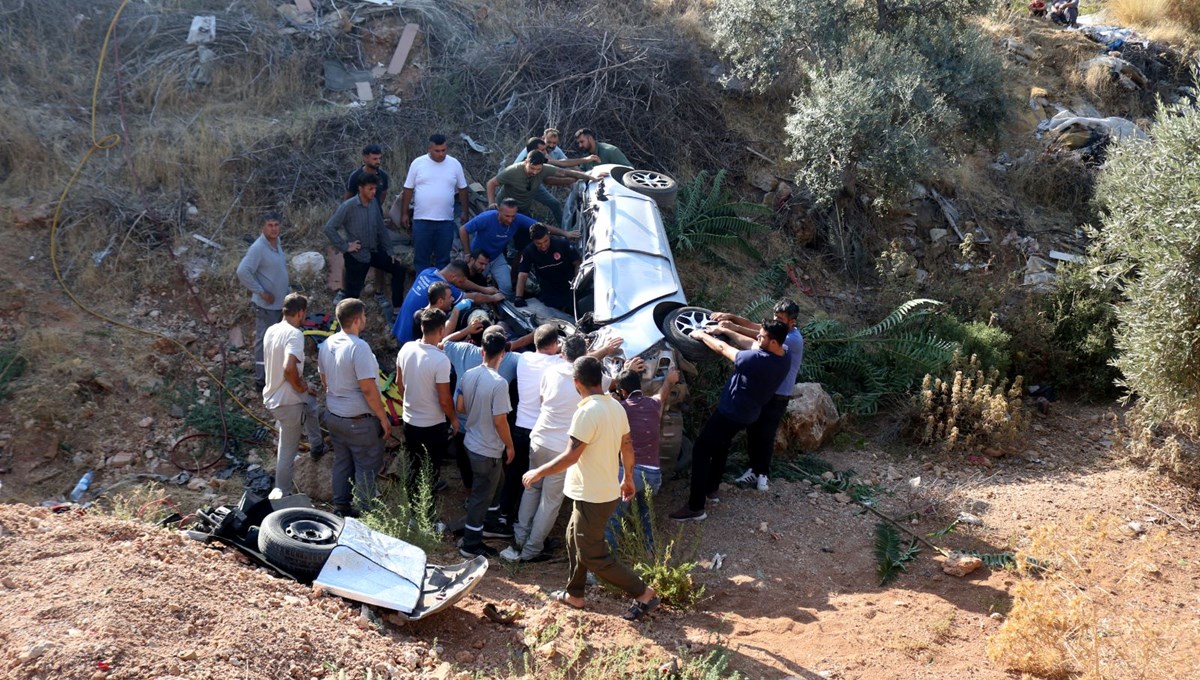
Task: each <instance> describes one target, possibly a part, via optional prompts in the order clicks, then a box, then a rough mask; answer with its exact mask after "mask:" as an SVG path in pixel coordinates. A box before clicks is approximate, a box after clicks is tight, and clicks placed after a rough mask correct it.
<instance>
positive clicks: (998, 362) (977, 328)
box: [929, 314, 1012, 375]
mask: <svg viewBox="0 0 1200 680" xmlns="http://www.w3.org/2000/svg"><path fill="white" fill-rule="evenodd" d="M929 332H930V333H931V334H932V335H935V336H937V337H939V338H941V339H943V340H949V341H952V342H955V343H957V344H958V346H959V348H960V349H959V355H960V356H963V357H968V358H969V357H971V356H975V357H978V359H979V364H980V366H981V367H982V368H983V369H984V370H990V369H996V371H998V372H999V373H1000V375H1008V368H1009V366H1010V365H1011V363H1012V356H1011V353H1010V348H1011V346H1012V336H1011V335H1009V334H1008V332H1007V331H1005V330H1004V329H1003V328H1000V327H998V326H991V325H988V324H986V323H983V322H981V321H971V322H968V323H963V322H961V321H959V320H958V319H956V318H954V317H953V316H951V315H950V314H938V315H937V316H934V317H933V318H932V320H931V322H930V324H929Z"/></svg>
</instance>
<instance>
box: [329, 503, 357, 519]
mask: <svg viewBox="0 0 1200 680" xmlns="http://www.w3.org/2000/svg"><path fill="white" fill-rule="evenodd" d="M333 514H335V515H337V516H338V517H355V518H358V517H362V513H360V512H359V511H358V510H355V509H354V508H353V507H352V506H349V505H335V506H333Z"/></svg>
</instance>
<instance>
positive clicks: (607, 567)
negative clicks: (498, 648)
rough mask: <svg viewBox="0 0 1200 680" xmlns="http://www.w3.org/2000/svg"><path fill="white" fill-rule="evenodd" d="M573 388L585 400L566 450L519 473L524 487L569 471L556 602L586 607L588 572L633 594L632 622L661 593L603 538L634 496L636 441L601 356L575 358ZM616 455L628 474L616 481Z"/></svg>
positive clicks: (652, 605) (655, 602) (647, 610)
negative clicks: (608, 390) (608, 389)
mask: <svg viewBox="0 0 1200 680" xmlns="http://www.w3.org/2000/svg"><path fill="white" fill-rule="evenodd" d="M574 374H575V391H576V392H578V393H579V396H580V397H582V398H583V401H581V402H579V408H578V409H577V410H576V411H575V415H574V416H573V417H572V418H571V427H570V430H568V434H569V435H570V438H571V443H570V444H569V447H568V449H567V450H566V451H564V452H563V453H561V454H559V455H558V456H556V457H555V458H553V459H552V460H550V461H549V462H547V463H546V464H545V465H541V466H538V467H537V468H534V469H533V470H530V471H529V472H526V473H525V474H524V476H522V477H521V482H522V483H523V484H524V485H525V488H529V487H530V486H532V485H533V484H536V483H537V482H538V480H540V479H542V478H543V477H546V476H548V475H553V474H557V473H559V472H562V471H564V470H565V471H566V473H567V476H566V480H565V485H564V488H563V493H564V494H565V495H566V496H567V498H570V499H571V501H572V502H573V507H572V509H571V520H570V522H569V523H568V524H567V552H568V559H569V563H570V569H571V577H570V580H569V581H568V582H567V587H566V589H565V590H560V591H558V592H556V593H554V594H553V595H552V597H553V598H554V600H555V601H557V602H561V603H563V604H565V605H568V606H570V607H574V608H576V609H582V608H583V605H584V599H583V598H584V587H585V586H586V585H587V573H588V572H589V571H590V572H592V573H594V574H595V575H596V577H597V578H601V579H604V580H605V581H607V582H609V583H611V584H613V585H614V586H616V587H618V588H620V589H621V590H624V591H625V592H627V593H629V595H631V596H632V597H633V598H634V601H633V603H632V604H631V605H630V607H629V611H628V612H626V614H625V618H626V619H628V620H630V621H636V620H638V619H641V618H642V617H644V616H645V615H646V614H649V613H650V612H651V611H652V610H653V609H654V608H655V607H657V606H658V602H659V599H658V594H657V593H655V592H654V589H653V588H651V587H649V586H647V585H646V584H645V582H643V581H642V579H640V578H639V577H638V575H637V574H636V573H634V571H633V570H632V569H630V568H629V567H628V566H626V565H624V564H622V563H620V562H618V561H617V558H616V557H614V556H613V554H612V551H611V550H609V547H608V543H607V542H606V541H605V540H604V527H605V526H606V525H607V523H608V520H609V518H611V517H612V514H613V511H614V510H616V508H617V501H618V500H619V499H624V500H629V499H630V498H632V497H633V494H634V488H633V440H632V439H630V436H629V418H628V417H627V416H626V415H625V409H624V407H622V406H621V404H619V403H617V401H616V400H615V399H613V398H612V397H611V396H609V395H607V394H605V392H604V388H603V387H602V385H603V375H604V371H603V368H602V367H601V364H600V360H599V359H596V358H595V357H590V356H584V357H580V358H578V359H576V360H575V364H574ZM618 455H619V456H620V458H619V460H620V463H621V465H622V466H623V467H624V468H625V476H624V478H623V480H622V481H621V482H618V481H617V461H618Z"/></svg>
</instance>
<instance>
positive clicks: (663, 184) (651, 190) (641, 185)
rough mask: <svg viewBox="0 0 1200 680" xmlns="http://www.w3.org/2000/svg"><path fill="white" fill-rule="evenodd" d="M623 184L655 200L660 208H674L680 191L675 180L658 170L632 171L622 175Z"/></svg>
mask: <svg viewBox="0 0 1200 680" xmlns="http://www.w3.org/2000/svg"><path fill="white" fill-rule="evenodd" d="M621 184H624V185H625V186H626V187H627V188H629V189H633V190H634V191H636V192H638V193H639V194H642V195H643V196H649V197H650V198H653V199H654V202H655V203H657V204H658V207H660V208H670V207H672V206H674V205H675V194H676V193H678V191H679V184H678V183H676V182H675V180H674V179H673V178H671V177H669V176H667V175H664V174H663V173H661V172H658V171H656V170H630V171H628V172H626V173H623V174H622V175H621Z"/></svg>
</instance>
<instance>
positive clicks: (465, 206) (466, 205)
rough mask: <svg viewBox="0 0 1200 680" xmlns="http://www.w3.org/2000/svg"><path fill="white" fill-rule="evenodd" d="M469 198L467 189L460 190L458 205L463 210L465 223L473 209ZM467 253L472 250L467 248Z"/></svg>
mask: <svg viewBox="0 0 1200 680" xmlns="http://www.w3.org/2000/svg"><path fill="white" fill-rule="evenodd" d="M469 197H470V194H468V193H467V188H466V187H463V188H461V189H459V190H458V205H459V207H460V208H462V220H463V222H466V221H467V215H468V214H469V213H468V212H467V211H468V210H469V209H470V208H471V204H470V202H469V201H468V199H469ZM467 252H468V253H469V252H471V249H470V248H467Z"/></svg>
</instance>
